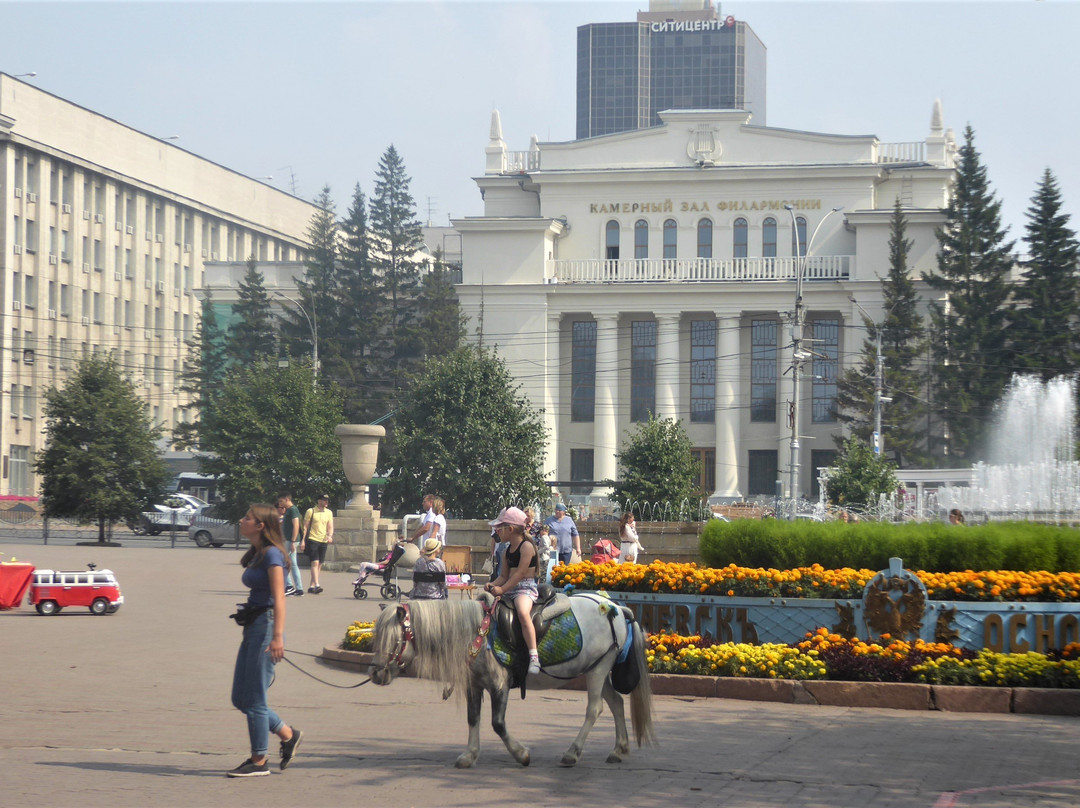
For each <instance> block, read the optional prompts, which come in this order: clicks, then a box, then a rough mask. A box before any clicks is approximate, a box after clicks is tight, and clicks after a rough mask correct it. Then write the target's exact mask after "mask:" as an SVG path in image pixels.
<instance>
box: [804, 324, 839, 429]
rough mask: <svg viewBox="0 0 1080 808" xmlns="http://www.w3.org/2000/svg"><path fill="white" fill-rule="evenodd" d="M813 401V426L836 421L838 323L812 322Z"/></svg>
mask: <svg viewBox="0 0 1080 808" xmlns="http://www.w3.org/2000/svg"><path fill="white" fill-rule="evenodd" d="M813 338H814V369H813V374H814V400H813V403H812V405H811V406H812V411H813V420H814V423H815V424H822V423H829V422H832V421H835V420H836V366H837V359H838V357H839V355H840V345H839V339H840V321H839V320H814V323H813Z"/></svg>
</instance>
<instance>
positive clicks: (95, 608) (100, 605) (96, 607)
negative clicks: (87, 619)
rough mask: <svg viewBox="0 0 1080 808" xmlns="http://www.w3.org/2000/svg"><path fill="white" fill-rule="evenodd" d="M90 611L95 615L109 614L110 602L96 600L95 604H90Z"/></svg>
mask: <svg viewBox="0 0 1080 808" xmlns="http://www.w3.org/2000/svg"><path fill="white" fill-rule="evenodd" d="M90 611H91V612H93V613H94V614H108V612H109V601H107V600H105V598H95V599H94V602H93V603H91V604H90Z"/></svg>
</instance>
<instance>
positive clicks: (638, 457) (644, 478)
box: [606, 414, 701, 516]
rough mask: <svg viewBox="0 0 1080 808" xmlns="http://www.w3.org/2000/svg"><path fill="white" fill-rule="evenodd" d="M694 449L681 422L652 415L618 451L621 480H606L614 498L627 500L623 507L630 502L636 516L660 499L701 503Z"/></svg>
mask: <svg viewBox="0 0 1080 808" xmlns="http://www.w3.org/2000/svg"><path fill="white" fill-rule="evenodd" d="M692 448H693V447H692V445H691V443H690V438H689V437H688V436H687V434H686V430H685V429H683V426H682V424H681V423H680V422H679V421H676V420H674V419H671V418H664V419H662V420H659V421H658V420H657V419H656V418H655V417H653V416H652V415H651V414H650V415H649V420H648V421H645V422H643V423H641V424H638V425H637V427H636V429H634V430H633V431H631V432H630V433H628V435H627V439H626V441H625V443H624V444H623V450H622V451H621V452H619V453H618V454H616V458H617V459H618V461H619V466H620V468H621V470H622V479H621V480H618V481H614V480H609V481H606V484H608V485H611V486H612V488H613V489H614V492H613V493H612V495H611V498H612V499H613V500H615V501H617V502H620V503H624V508H625V507H626V506H627V505H628V506H629V508H630V509H631V510H633V511H634V515H635V516H643V515H644V514H645V508H646V506H649V505H653V504H654V503H657V502H663V503H671V504H673V505H678V504H680V503H682V501H683V500H687V501H689V502H692V503H697V502H699V501H700V500H701V492H700V491H698V489H697V478H698V471H699V468H698V463H697V461H696V460H695V459H694V455H693V452H692V451H691V450H692Z"/></svg>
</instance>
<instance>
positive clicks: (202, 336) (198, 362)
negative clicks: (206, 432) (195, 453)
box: [173, 292, 228, 449]
mask: <svg viewBox="0 0 1080 808" xmlns="http://www.w3.org/2000/svg"><path fill="white" fill-rule="evenodd" d="M225 342H226V336H225V332H224V331H223V330H222V329H221V327H220V326H219V325H218V322H217V317H216V316H215V314H214V301H213V298H212V296H211V295H210V293H209V292H207V294H206V297H204V298H203V301H202V310H201V311H200V313H199V321H198V323H196V325H195V332H194V334H193V335H192V337H191V339H189V340H188V341H187V354H186V356H185V357H184V365H183V369H182V370H181V372H180V390H181V392H183V393H185V394H186V395H187V404H186V406H185V407H184V411H185V412H186V413H188V414H189V416H190V417H188V418H187V420H185V421H184V422H183V423H179V424H177V425H176V428H175V429H174V430H173V444H174V445H175V446H176V447H177V448H178V449H197V448H198V447H199V428H200V424H201V423H202V422H204V421H209V420H212V419H213V413H214V402H215V401H217V398H218V396H220V395H221V390H222V384H223V382H224V379H225V370H226V367H227V365H228V358H227V355H226V351H225Z"/></svg>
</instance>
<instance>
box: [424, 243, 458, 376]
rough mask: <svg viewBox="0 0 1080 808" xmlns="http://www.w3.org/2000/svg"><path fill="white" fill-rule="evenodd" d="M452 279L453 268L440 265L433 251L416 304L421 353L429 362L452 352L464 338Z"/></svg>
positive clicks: (439, 256)
mask: <svg viewBox="0 0 1080 808" xmlns="http://www.w3.org/2000/svg"><path fill="white" fill-rule="evenodd" d="M455 276H456V269H455V268H454V267H451V266H449V265H447V264H445V263H443V261H442V256H441V254H440V253H439V252H438V251H436V254H435V263H434V264H433V265H432V267H431V271H430V272H428V273H427V274H426V275H424V280H423V286H422V287H421V290H420V299H419V301H418V302H419V306H420V313H421V314H420V317H421V334H422V336H423V340H424V354H425V355H426V356H427V358H428V359H429V360H430V359H431V358H432V357H438V356H446V355H447V354H450V353H453V352H454V351H455V350H457V348H458V346H459V345H460V344H461V340H462V339H464V337H465V315H463V314H462V313H461V306H460V305H459V304H458V299H457V293H456V292H455V291H454V278H455Z"/></svg>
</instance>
